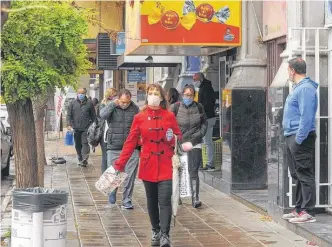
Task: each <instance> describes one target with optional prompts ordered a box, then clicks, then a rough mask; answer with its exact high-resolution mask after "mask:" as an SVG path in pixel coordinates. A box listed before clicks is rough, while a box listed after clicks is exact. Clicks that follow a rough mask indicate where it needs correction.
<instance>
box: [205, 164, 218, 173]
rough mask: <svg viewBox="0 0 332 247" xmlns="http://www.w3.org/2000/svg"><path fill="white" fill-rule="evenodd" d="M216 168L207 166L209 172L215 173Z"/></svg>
mask: <svg viewBox="0 0 332 247" xmlns="http://www.w3.org/2000/svg"><path fill="white" fill-rule="evenodd" d="M215 169H216V168H215V167H214V166H208V165H207V166H206V170H207V171H208V172H213V171H214V170H215Z"/></svg>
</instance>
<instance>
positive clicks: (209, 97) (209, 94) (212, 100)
mask: <svg viewBox="0 0 332 247" xmlns="http://www.w3.org/2000/svg"><path fill="white" fill-rule="evenodd" d="M198 102H199V103H201V104H202V105H203V107H204V110H205V114H206V117H207V118H208V119H209V118H213V117H215V116H216V113H215V111H214V107H215V104H216V97H215V95H214V90H213V87H212V84H211V81H209V80H207V79H204V81H203V82H202V83H201V85H200V87H199V91H198Z"/></svg>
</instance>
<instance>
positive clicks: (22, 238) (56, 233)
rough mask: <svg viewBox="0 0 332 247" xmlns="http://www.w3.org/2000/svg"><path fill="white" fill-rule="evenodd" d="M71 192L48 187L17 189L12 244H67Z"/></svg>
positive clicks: (18, 246)
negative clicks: (69, 196)
mask: <svg viewBox="0 0 332 247" xmlns="http://www.w3.org/2000/svg"><path fill="white" fill-rule="evenodd" d="M67 202H68V193H67V192H65V191H61V190H55V189H46V188H27V189H15V190H14V191H13V209H12V233H11V246H12V247H22V246H24V247H62V246H63V247H65V246H66V233H67Z"/></svg>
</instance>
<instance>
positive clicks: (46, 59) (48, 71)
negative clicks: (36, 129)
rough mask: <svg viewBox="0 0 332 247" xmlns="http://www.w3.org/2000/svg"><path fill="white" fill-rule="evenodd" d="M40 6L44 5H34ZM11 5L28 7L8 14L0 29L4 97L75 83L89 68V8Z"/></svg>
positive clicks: (9, 98) (32, 94)
mask: <svg viewBox="0 0 332 247" xmlns="http://www.w3.org/2000/svg"><path fill="white" fill-rule="evenodd" d="M37 5H38V6H45V8H33V6H37ZM11 8H13V9H19V8H22V9H24V10H23V11H14V12H10V13H9V17H8V20H7V22H6V23H5V25H4V26H3V30H2V34H1V36H2V37H1V40H2V42H1V50H2V63H3V64H2V72H1V73H2V76H1V81H2V87H3V92H4V97H5V99H6V102H8V103H14V102H16V101H18V100H24V99H27V98H34V97H35V96H36V95H38V94H41V93H46V91H47V90H48V88H53V89H54V88H56V87H58V88H64V87H65V86H74V87H75V86H76V84H77V82H78V78H79V77H80V76H81V75H82V74H85V73H86V72H87V69H88V68H89V67H90V62H89V61H88V60H87V51H86V46H85V45H84V44H83V39H82V37H83V35H85V34H86V33H87V31H88V18H90V16H91V12H90V11H89V10H86V9H77V8H75V7H73V6H72V5H71V4H69V2H60V1H59V2H58V1H57V2H55V1H42V2H40V1H38V2H34V1H13V2H12V6H11Z"/></svg>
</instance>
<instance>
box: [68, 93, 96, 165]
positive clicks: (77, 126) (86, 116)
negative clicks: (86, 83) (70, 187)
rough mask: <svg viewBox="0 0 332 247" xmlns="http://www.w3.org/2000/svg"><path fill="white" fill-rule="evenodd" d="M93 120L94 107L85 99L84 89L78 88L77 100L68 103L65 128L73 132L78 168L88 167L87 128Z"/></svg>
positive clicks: (94, 114) (94, 117)
mask: <svg viewBox="0 0 332 247" xmlns="http://www.w3.org/2000/svg"><path fill="white" fill-rule="evenodd" d="M95 119H96V112H95V107H94V106H93V104H92V102H91V101H90V100H88V98H87V97H86V89H85V88H80V89H79V90H78V93H77V99H76V100H73V101H72V102H71V103H70V105H69V107H68V111H67V128H68V130H74V140H75V149H76V153H77V158H78V165H79V166H83V167H86V166H87V165H88V159H89V154H90V146H89V143H88V128H89V126H90V124H91V123H92V122H93V121H95Z"/></svg>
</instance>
